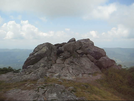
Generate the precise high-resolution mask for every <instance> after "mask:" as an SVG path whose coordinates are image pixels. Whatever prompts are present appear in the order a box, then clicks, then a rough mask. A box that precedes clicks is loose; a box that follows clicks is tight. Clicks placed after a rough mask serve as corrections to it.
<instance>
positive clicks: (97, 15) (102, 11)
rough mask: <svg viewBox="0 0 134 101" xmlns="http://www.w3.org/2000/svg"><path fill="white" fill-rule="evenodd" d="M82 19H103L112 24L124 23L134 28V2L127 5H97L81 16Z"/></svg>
mask: <svg viewBox="0 0 134 101" xmlns="http://www.w3.org/2000/svg"><path fill="white" fill-rule="evenodd" d="M83 19H86V20H91V19H99V20H105V21H107V22H109V23H110V24H112V25H114V26H116V25H124V26H126V27H128V28H134V20H133V19H134V3H133V4H131V5H129V6H126V5H121V4H119V3H112V4H109V5H103V6H98V7H96V8H95V9H93V10H92V11H91V12H89V13H88V14H87V15H85V16H83Z"/></svg>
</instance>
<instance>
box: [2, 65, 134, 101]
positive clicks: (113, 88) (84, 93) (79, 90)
mask: <svg viewBox="0 0 134 101" xmlns="http://www.w3.org/2000/svg"><path fill="white" fill-rule="evenodd" d="M102 75H103V77H102V79H100V80H97V81H94V82H92V83H83V82H76V81H71V80H64V79H61V80H59V79H55V78H48V77H44V79H45V81H44V82H42V83H41V84H53V83H57V84H61V85H64V86H65V87H66V88H69V87H73V89H71V90H70V91H71V92H72V93H74V94H75V95H76V96H77V97H82V98H85V99H86V100H132V99H134V96H133V95H134V82H133V81H134V67H133V68H131V69H129V70H126V69H122V70H114V69H109V70H108V71H103V74H102ZM36 82H37V81H30V80H29V81H22V82H17V83H5V82H3V81H0V100H2V99H5V98H4V93H5V92H6V91H9V90H10V89H13V88H20V89H22V90H23V89H24V90H26V89H33V88H35V87H36V85H35V84H36ZM25 84H34V85H32V86H28V87H27V86H26V85H25Z"/></svg>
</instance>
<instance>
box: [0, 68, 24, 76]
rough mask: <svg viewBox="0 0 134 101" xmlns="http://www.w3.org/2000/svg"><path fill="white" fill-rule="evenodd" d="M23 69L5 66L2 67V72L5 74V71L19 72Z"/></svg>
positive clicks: (0, 69) (0, 71) (0, 70)
mask: <svg viewBox="0 0 134 101" xmlns="http://www.w3.org/2000/svg"><path fill="white" fill-rule="evenodd" d="M20 70H21V69H13V68H12V67H10V66H9V67H8V68H7V67H3V68H0V74H5V73H8V72H14V73H19V72H20Z"/></svg>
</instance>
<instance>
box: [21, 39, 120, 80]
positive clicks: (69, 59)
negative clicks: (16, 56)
mask: <svg viewBox="0 0 134 101" xmlns="http://www.w3.org/2000/svg"><path fill="white" fill-rule="evenodd" d="M108 68H117V69H120V68H121V67H120V66H118V65H116V63H115V61H114V60H112V59H110V58H108V56H107V55H106V52H105V51H104V50H103V49H101V48H99V47H97V46H95V45H94V43H93V42H92V41H91V40H90V39H81V40H77V41H76V39H75V38H72V39H70V40H69V41H68V42H64V43H58V44H55V45H53V44H51V43H43V44H40V45H38V46H37V47H36V48H35V49H34V50H33V52H32V53H31V54H30V55H29V57H28V58H27V60H26V61H25V63H24V65H23V71H31V70H41V73H42V74H40V75H43V76H47V77H55V78H64V79H75V78H77V77H80V78H81V77H87V76H89V75H91V74H93V73H100V72H101V70H102V69H108Z"/></svg>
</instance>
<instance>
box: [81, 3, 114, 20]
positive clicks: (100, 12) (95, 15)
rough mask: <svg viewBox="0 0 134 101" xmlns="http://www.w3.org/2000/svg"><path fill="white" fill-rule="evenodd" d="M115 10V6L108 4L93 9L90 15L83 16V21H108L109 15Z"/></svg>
mask: <svg viewBox="0 0 134 101" xmlns="http://www.w3.org/2000/svg"><path fill="white" fill-rule="evenodd" d="M116 10H117V8H116V5H115V4H109V5H105V6H98V7H97V8H95V9H93V10H92V11H91V13H89V14H87V15H85V16H84V17H83V18H84V19H109V17H110V16H111V14H112V13H113V12H115V11H116Z"/></svg>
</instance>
